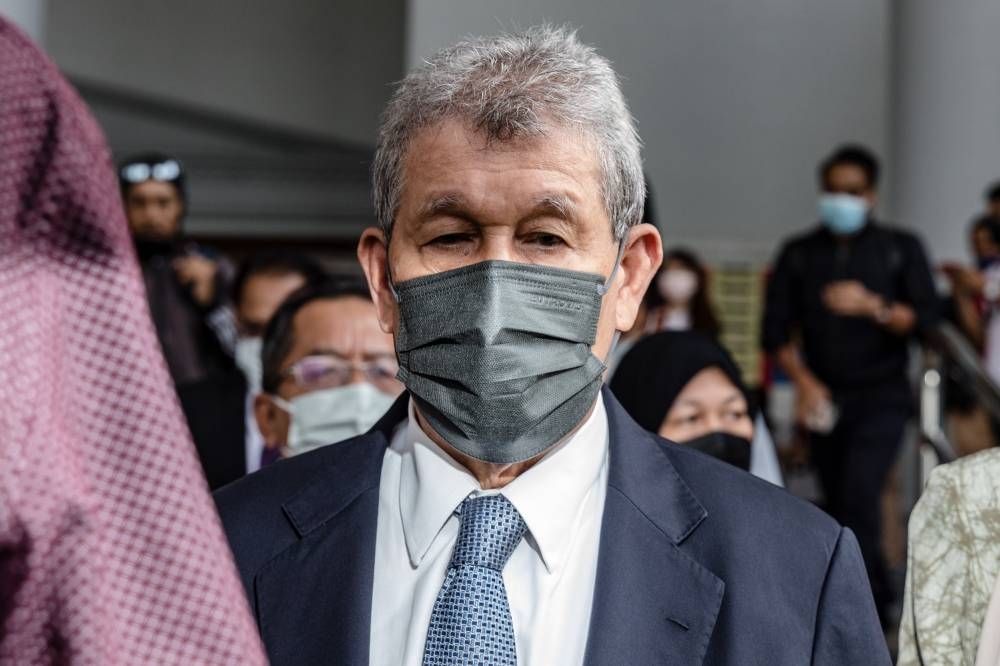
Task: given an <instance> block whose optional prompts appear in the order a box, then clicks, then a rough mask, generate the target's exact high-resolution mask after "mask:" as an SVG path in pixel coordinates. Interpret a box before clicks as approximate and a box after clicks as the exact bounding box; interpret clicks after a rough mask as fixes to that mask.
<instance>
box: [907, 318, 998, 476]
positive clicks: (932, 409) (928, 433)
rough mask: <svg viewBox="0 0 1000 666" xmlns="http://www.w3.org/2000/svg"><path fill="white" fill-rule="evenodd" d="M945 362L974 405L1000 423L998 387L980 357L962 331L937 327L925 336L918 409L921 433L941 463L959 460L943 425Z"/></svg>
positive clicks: (948, 325)
mask: <svg viewBox="0 0 1000 666" xmlns="http://www.w3.org/2000/svg"><path fill="white" fill-rule="evenodd" d="M946 360H947V361H949V362H950V363H951V365H950V366H949V367H950V369H952V370H956V371H957V372H958V373H959V374H960V378H961V381H962V385H963V386H964V387H965V388H967V389H968V390H969V391H971V392H972V394H973V397H974V398H975V401H976V403H977V404H979V405H981V406H982V407H983V408H984V409H985V410H986V411H987V412H988V413H989V415H990V416H991V417H992V418H993V419H996V420H998V421H1000V386H997V384H996V383H995V382H994V381H993V380H992V379H991V378H990V377H989V375H987V374H986V371H985V370H984V369H983V365H982V360H981V358H980V356H979V354H978V353H977V352H976V350H975V349H974V348H973V347H972V345H971V344H969V341H968V340H967V339H966V337H965V336H964V335H962V333H961V331H959V329H958V328H957V327H956V326H955V325H954V324H952V323H950V322H942V323H940V324H938V325H937V326H936V327H935V328H934V329H933V330H932V331H931V332H930V333H929V334H928V335H927V336H926V346H925V348H924V368H923V373H922V374H921V377H920V392H919V406H920V434H921V436H922V438H923V441H924V442H925V443H926V444H927V445H928V446H930V448H931V449H932V450H933V451H934V454H935V456H936V457H937V459H938V462H940V463H948V462H951V461H952V460H955V459H956V458H957V457H958V453H957V452H956V450H955V447H954V446H952V444H951V442H950V441H949V440H948V437H947V435H946V434H945V431H944V428H943V426H942V423H943V421H944V375H943V372H944V367H945V361H946Z"/></svg>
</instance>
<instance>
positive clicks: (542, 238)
mask: <svg viewBox="0 0 1000 666" xmlns="http://www.w3.org/2000/svg"><path fill="white" fill-rule="evenodd" d="M528 242H529V243H531V244H533V245H540V246H542V247H558V246H560V245H565V244H566V241H564V240H563V239H562V238H560V237H559V236H556V235H555V234H535V235H533V236H530V237H529V238H528Z"/></svg>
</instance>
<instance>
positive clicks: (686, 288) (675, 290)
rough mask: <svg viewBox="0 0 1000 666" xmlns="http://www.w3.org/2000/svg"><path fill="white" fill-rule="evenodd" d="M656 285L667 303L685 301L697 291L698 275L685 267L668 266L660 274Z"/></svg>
mask: <svg viewBox="0 0 1000 666" xmlns="http://www.w3.org/2000/svg"><path fill="white" fill-rule="evenodd" d="M656 286H657V288H658V289H659V290H660V295H661V296H663V298H664V299H666V301H667V302H668V303H672V304H682V303H687V302H688V301H690V300H691V297H692V296H694V293H695V292H696V291H698V276H697V275H695V273H694V271H689V270H688V269H686V268H668V269H667V270H665V271H663V273H662V274H660V277H659V279H658V280H657V282H656Z"/></svg>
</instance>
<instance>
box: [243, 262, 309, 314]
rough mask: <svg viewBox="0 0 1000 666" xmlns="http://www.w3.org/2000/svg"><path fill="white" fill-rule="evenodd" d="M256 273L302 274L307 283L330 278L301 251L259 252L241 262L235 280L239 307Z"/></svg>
mask: <svg viewBox="0 0 1000 666" xmlns="http://www.w3.org/2000/svg"><path fill="white" fill-rule="evenodd" d="M255 275H301V276H302V278H303V279H304V280H305V283H306V284H307V285H309V284H319V283H320V282H324V281H325V280H327V279H329V278H328V276H327V274H326V271H324V270H323V267H322V266H320V265H319V263H318V262H317V261H316V260H314V259H313V258H311V257H309V256H307V255H304V254H302V253H300V252H287V251H278V252H259V253H257V254H253V255H251V256H250V257H249V258H247V259H246V260H244V262H243V263H242V264H240V269H239V270H238V271H237V272H236V280H235V281H234V282H233V293H232V296H233V304H234V305H236V307H237V308H238V307H239V305H240V301H241V300H242V299H243V290H244V289H245V288H246V285H247V282H248V281H249V280H250V278H252V277H253V276H255Z"/></svg>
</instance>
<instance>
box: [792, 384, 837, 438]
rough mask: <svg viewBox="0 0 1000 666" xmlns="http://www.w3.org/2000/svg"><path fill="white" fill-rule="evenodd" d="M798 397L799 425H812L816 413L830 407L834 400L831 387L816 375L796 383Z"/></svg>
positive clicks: (796, 411)
mask: <svg viewBox="0 0 1000 666" xmlns="http://www.w3.org/2000/svg"><path fill="white" fill-rule="evenodd" d="M795 390H796V393H797V399H796V404H795V420H796V421H797V422H798V423H799V425H802V426H805V427H807V428H808V427H810V426H811V425H812V424H813V423H814V422H815V419H816V415H817V414H820V413H821V412H823V411H824V410H826V409H828V407H829V405H830V404H831V402H832V400H833V396H832V395H831V393H830V389H828V388H827V387H826V385H825V384H823V382H821V381H819V380H818V379H816V378H815V377H810V378H808V379H803V380H801V381H799V382H796V384H795Z"/></svg>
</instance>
